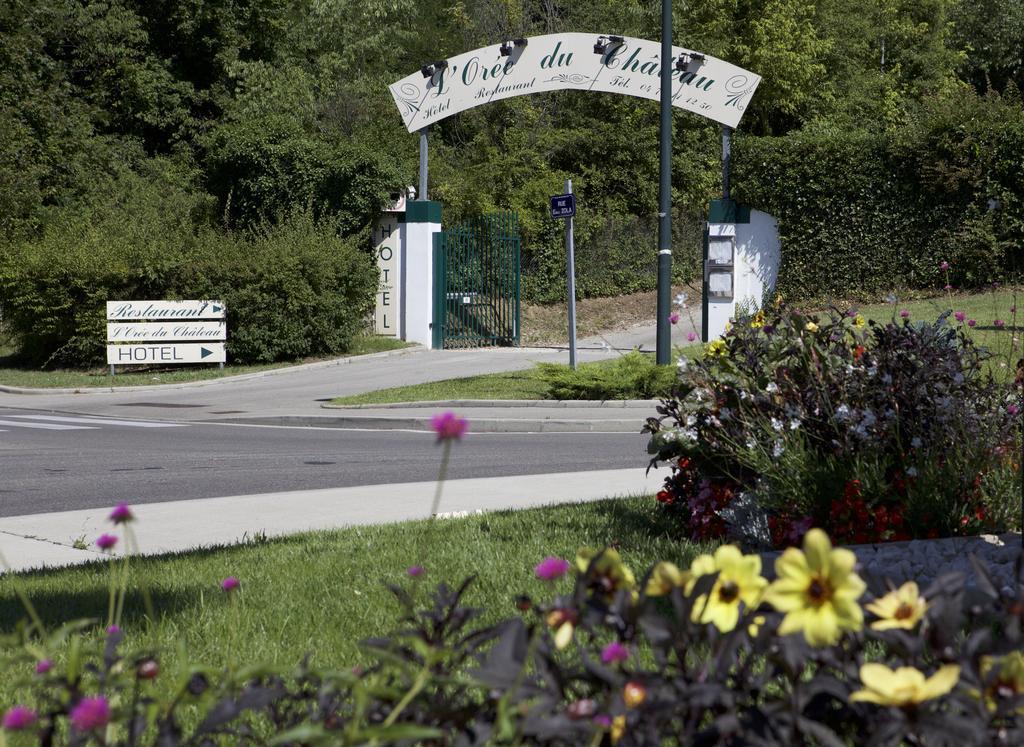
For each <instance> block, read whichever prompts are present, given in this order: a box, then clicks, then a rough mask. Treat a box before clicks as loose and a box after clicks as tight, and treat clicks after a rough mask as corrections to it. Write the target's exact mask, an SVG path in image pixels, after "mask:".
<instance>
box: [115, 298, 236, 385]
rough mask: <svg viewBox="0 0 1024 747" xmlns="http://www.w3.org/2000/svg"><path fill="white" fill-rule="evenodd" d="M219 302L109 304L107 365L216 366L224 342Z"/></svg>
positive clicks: (224, 323)
mask: <svg viewBox="0 0 1024 747" xmlns="http://www.w3.org/2000/svg"><path fill="white" fill-rule="evenodd" d="M226 318H227V309H225V307H224V303H223V302H222V301H107V363H108V364H109V365H110V375H111V376H113V375H114V366H125V365H153V364H163V365H166V364H171V363H219V364H220V367H221V368H224V362H225V361H226V360H227V352H226V350H225V347H224V342H223V340H226V339H227V337H228V329H227V321H226Z"/></svg>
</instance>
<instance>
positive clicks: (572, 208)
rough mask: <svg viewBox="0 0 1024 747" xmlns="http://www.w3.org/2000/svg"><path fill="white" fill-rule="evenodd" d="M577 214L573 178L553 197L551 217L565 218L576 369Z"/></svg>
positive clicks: (572, 360) (572, 351) (572, 355)
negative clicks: (563, 189) (573, 227)
mask: <svg viewBox="0 0 1024 747" xmlns="http://www.w3.org/2000/svg"><path fill="white" fill-rule="evenodd" d="M575 216H576V195H574V194H573V193H572V179H566V180H565V194H564V195H555V196H554V197H552V198H551V217H552V218H556V219H565V253H566V258H565V275H566V284H567V286H568V290H569V367H570V368H572V369H573V370H574V371H575V370H576V252H575V248H574V247H573V236H572V219H573V218H574V217H575Z"/></svg>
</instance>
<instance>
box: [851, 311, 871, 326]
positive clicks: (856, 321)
mask: <svg viewBox="0 0 1024 747" xmlns="http://www.w3.org/2000/svg"><path fill="white" fill-rule="evenodd" d="M867 323H868V320H867V319H865V318H864V317H863V316H861V315H860V314H857V316H855V317H854V318H853V326H854V327H856V328H857V329H864V325H865V324H867Z"/></svg>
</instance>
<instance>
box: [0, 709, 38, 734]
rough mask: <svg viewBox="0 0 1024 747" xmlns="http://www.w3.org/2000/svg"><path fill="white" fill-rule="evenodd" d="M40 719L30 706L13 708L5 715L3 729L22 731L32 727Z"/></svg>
mask: <svg viewBox="0 0 1024 747" xmlns="http://www.w3.org/2000/svg"><path fill="white" fill-rule="evenodd" d="M38 718H39V717H38V716H37V715H36V712H35V711H33V710H32V709H31V708H29V707H28V706H23V705H16V706H11V707H10V708H8V709H7V712H6V713H5V714H4V720H3V727H4V728H5V729H6V730H7V731H21V730H22V729H27V728H28V727H30V726H32V724H34V723H35V722H36V720H37V719H38Z"/></svg>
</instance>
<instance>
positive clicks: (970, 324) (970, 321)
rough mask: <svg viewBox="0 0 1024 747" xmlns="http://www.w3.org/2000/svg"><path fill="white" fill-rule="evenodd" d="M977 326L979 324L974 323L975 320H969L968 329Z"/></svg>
mask: <svg viewBox="0 0 1024 747" xmlns="http://www.w3.org/2000/svg"><path fill="white" fill-rule="evenodd" d="M975 325H977V322H976V321H974V320H973V319H968V320H967V326H968V327H974V326H975Z"/></svg>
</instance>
